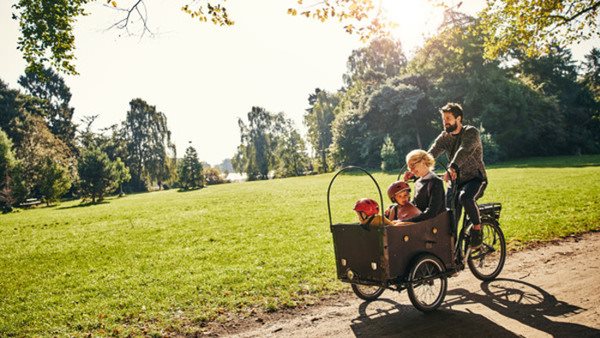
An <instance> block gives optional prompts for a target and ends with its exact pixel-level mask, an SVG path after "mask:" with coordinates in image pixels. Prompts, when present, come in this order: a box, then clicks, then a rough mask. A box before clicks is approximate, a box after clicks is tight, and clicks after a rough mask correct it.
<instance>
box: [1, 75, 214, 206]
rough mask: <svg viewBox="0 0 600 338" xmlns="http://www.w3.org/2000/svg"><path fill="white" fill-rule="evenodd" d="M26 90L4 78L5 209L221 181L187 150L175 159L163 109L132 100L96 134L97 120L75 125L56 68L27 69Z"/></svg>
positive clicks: (23, 79)
mask: <svg viewBox="0 0 600 338" xmlns="http://www.w3.org/2000/svg"><path fill="white" fill-rule="evenodd" d="M19 84H20V85H21V86H22V87H23V89H24V91H20V90H15V89H11V88H9V87H8V85H7V84H6V83H4V82H3V81H1V80H0V208H2V210H4V211H9V210H10V209H11V207H12V206H14V205H19V204H21V203H23V202H24V201H26V200H28V199H31V198H33V199H41V200H42V201H43V202H45V203H46V204H47V205H50V204H52V203H54V202H56V201H58V200H59V199H60V198H61V197H64V196H67V197H72V198H79V197H81V198H83V199H84V200H91V201H92V202H93V203H95V202H97V201H102V200H103V199H104V197H105V196H106V194H110V193H116V194H119V195H122V194H124V192H141V191H148V190H150V189H152V188H153V187H157V188H158V189H163V188H168V187H179V188H181V189H184V190H186V189H194V188H201V187H203V186H204V185H206V184H218V183H223V182H224V179H223V175H222V174H221V172H220V171H219V169H217V168H211V167H210V166H208V165H206V164H205V165H204V166H203V165H202V163H201V162H200V160H199V158H198V155H197V152H196V150H195V149H194V148H193V147H191V146H190V147H188V149H187V150H186V153H185V155H184V157H183V158H182V159H179V160H178V159H177V154H176V149H175V145H174V144H173V143H172V141H171V132H170V130H169V128H168V126H167V118H166V116H165V114H164V113H162V112H160V111H157V109H156V107H155V106H152V105H150V104H148V103H147V102H146V101H144V100H143V99H140V98H136V99H133V100H131V101H130V102H129V110H128V111H127V113H126V117H125V120H124V121H123V122H121V123H120V124H115V125H112V126H110V127H108V128H104V129H101V130H100V131H98V132H96V131H93V128H92V126H93V123H94V121H95V120H96V118H97V117H98V116H97V115H96V116H86V117H84V118H83V119H82V121H81V124H80V125H77V124H76V123H74V122H73V112H74V109H73V108H72V107H71V106H70V99H71V92H70V89H69V88H68V86H67V85H66V84H65V82H64V80H63V78H62V77H61V76H60V75H58V74H57V73H56V72H55V71H53V70H52V69H50V68H45V69H44V70H43V72H42V73H41V74H40V73H39V72H37V71H31V70H30V69H27V70H26V71H25V75H23V76H21V77H20V79H19Z"/></svg>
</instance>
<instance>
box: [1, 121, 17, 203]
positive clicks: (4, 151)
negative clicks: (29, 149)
mask: <svg viewBox="0 0 600 338" xmlns="http://www.w3.org/2000/svg"><path fill="white" fill-rule="evenodd" d="M12 147H13V145H12V141H11V140H10V139H9V138H8V135H6V133H5V132H4V131H3V130H2V128H0V208H1V209H2V212H7V211H10V210H11V209H12V205H13V203H14V201H15V200H14V196H13V192H12V187H11V176H12V171H13V169H14V167H15V165H16V159H15V155H14V153H13V150H12Z"/></svg>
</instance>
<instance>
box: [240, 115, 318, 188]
mask: <svg viewBox="0 0 600 338" xmlns="http://www.w3.org/2000/svg"><path fill="white" fill-rule="evenodd" d="M238 124H239V126H240V134H241V141H242V143H241V144H240V145H239V146H238V151H237V152H236V154H235V156H234V157H233V159H232V164H233V167H234V168H235V169H236V171H238V172H240V173H246V174H247V175H248V180H249V181H254V180H265V179H268V178H269V173H270V172H274V176H275V177H288V176H297V175H301V174H303V173H304V171H305V170H306V168H307V165H308V157H307V155H306V147H305V144H304V140H302V138H301V137H300V134H299V133H298V132H297V131H296V129H295V128H294V127H293V125H292V121H291V120H289V119H286V118H285V115H284V114H283V113H279V114H272V113H270V112H268V111H266V110H265V109H264V108H261V107H252V110H251V111H250V112H249V113H248V124H247V125H246V123H245V122H244V121H243V120H242V119H239V120H238Z"/></svg>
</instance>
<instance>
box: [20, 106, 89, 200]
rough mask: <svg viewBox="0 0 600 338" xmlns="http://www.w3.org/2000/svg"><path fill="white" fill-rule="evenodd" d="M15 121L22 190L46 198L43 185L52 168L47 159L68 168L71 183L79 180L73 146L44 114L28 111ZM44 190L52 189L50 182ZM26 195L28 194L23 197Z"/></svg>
mask: <svg viewBox="0 0 600 338" xmlns="http://www.w3.org/2000/svg"><path fill="white" fill-rule="evenodd" d="M13 123H14V124H13V126H14V128H13V133H14V134H15V135H17V140H18V142H15V153H16V156H17V158H18V159H19V161H20V169H19V170H20V173H21V175H20V178H21V179H22V181H21V182H20V183H19V184H22V185H23V187H22V189H20V191H21V192H22V193H24V192H25V191H28V192H30V193H32V194H33V195H34V196H33V197H38V198H41V197H42V196H41V195H42V193H41V189H42V187H41V184H42V182H44V179H45V176H46V174H47V173H48V172H47V171H48V170H49V169H48V167H47V165H46V163H47V161H52V162H53V163H55V164H56V165H58V166H60V167H61V168H64V169H65V170H66V172H65V173H66V174H67V175H68V180H69V181H70V182H72V181H74V180H76V178H77V172H76V165H77V160H76V158H75V157H74V155H73V153H72V152H71V149H70V148H69V146H68V145H67V144H65V143H64V142H63V141H62V140H61V139H60V138H58V137H57V136H55V135H54V134H53V133H52V132H51V131H50V129H49V128H48V126H47V125H46V122H45V121H44V119H43V118H42V117H40V116H39V115H33V114H30V113H27V112H24V113H23V114H22V116H21V117H19V118H17V119H15V120H14V121H13ZM65 180H66V178H65ZM61 181H62V180H61ZM45 184H46V183H45ZM59 185H62V183H61V184H59ZM44 189H45V190H47V189H50V188H49V186H48V184H46V186H45V188H44ZM60 190H61V189H58V190H57V191H60ZM26 197H28V196H23V198H26ZM18 201H19V202H21V201H22V200H21V199H19V200H18Z"/></svg>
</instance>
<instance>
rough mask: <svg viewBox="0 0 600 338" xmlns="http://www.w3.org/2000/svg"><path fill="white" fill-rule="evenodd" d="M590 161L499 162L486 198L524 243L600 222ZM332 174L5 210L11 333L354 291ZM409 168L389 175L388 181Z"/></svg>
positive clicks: (167, 321) (108, 330)
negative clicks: (344, 270)
mask: <svg viewBox="0 0 600 338" xmlns="http://www.w3.org/2000/svg"><path fill="white" fill-rule="evenodd" d="M563 159H564V158H563ZM577 160H578V158H575V157H574V158H571V159H569V158H567V159H566V162H567V163H574V162H577ZM535 161H536V160H532V162H535ZM542 162H543V161H542ZM550 162H552V160H547V161H546V163H550ZM563 162H565V161H563ZM584 162H586V163H587V164H586V166H580V167H572V166H561V167H562V168H556V167H551V166H546V167H544V166H538V165H536V166H530V167H524V168H516V169H515V168H508V167H503V166H497V167H496V168H494V169H490V170H489V178H490V186H489V188H488V189H487V191H486V194H485V196H484V198H483V199H482V202H486V201H488V202H489V201H495V202H501V203H502V204H503V211H502V217H501V224H502V227H503V229H504V231H505V234H506V237H507V239H508V241H509V243H510V246H511V247H513V248H519V247H521V246H523V245H525V244H527V243H529V242H531V241H543V240H550V239H554V238H557V237H561V236H565V235H569V234H572V233H581V232H585V231H589V230H592V229H599V228H600V179H598V177H599V176H600V166H594V165H598V164H600V156H598V157H591V158H588V159H586V160H585V161H584ZM523 163H526V161H524V162H523ZM557 165H558V164H557ZM332 177H333V174H326V175H317V176H310V177H301V178H290V179H282V180H273V181H267V182H248V183H238V184H228V185H220V186H211V187H209V188H207V189H203V190H198V191H192V192H186V193H180V192H177V191H164V192H154V193H147V194H137V195H129V196H126V197H125V198H110V199H108V203H105V204H99V205H92V206H86V207H78V202H66V203H62V204H61V205H59V206H57V207H51V208H45V207H42V208H37V209H33V210H26V211H21V212H17V213H12V214H8V215H3V216H0V300H1V302H0V336H11V335H16V336H23V335H51V336H56V335H59V336H63V335H75V336H78V335H85V334H87V333H91V334H94V335H109V334H114V335H119V336H120V335H126V334H128V333H132V334H144V335H153V334H166V333H170V332H178V333H194V332H197V331H198V330H200V329H201V326H202V325H203V324H204V323H206V322H207V321H220V322H226V321H228V320H232V319H236V318H240V317H244V316H250V315H251V314H252V313H253V311H267V312H268V311H274V310H277V309H280V308H285V307H294V306H297V305H302V304H307V303H315V302H318V301H319V300H320V299H321V298H322V297H323V296H327V295H332V294H335V293H336V292H339V290H341V289H347V286H345V285H343V284H342V283H340V282H338V281H337V280H336V274H335V265H334V259H333V244H332V240H331V234H330V232H329V220H328V216H327V201H326V190H327V185H328V184H329V181H330V179H331V178H332ZM395 177H396V175H394V174H392V175H387V174H382V173H376V174H375V178H376V179H377V180H378V182H379V183H380V184H381V185H382V188H383V189H385V188H386V187H387V185H388V184H389V183H391V181H392V180H393V179H395ZM360 197H372V198H376V197H377V191H376V189H375V187H374V185H373V183H372V182H371V181H370V179H369V178H368V177H366V176H364V175H363V176H361V175H344V176H341V177H340V178H339V179H338V180H336V183H334V186H333V189H332V200H331V202H332V213H333V221H334V223H336V222H351V221H354V218H355V215H354V213H353V211H352V210H351V209H352V206H353V205H354V202H355V201H356V200H357V199H358V198H360ZM384 197H385V196H384ZM377 200H379V199H378V198H377ZM384 203H386V204H387V200H384Z"/></svg>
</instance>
